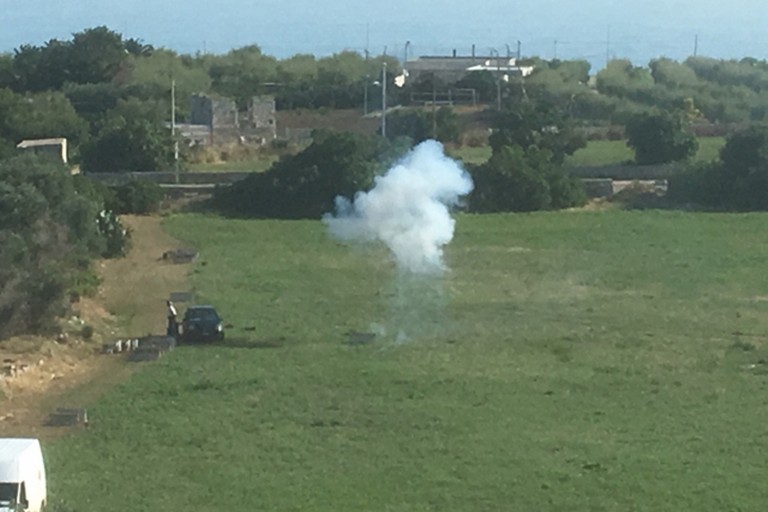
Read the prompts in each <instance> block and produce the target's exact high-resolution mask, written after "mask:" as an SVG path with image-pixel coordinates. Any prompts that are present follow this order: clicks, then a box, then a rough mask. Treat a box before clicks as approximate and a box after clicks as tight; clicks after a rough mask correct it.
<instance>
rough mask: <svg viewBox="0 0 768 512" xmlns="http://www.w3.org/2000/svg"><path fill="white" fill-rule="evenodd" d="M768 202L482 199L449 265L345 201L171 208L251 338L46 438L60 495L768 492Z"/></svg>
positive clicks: (594, 499) (595, 506)
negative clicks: (342, 225)
mask: <svg viewBox="0 0 768 512" xmlns="http://www.w3.org/2000/svg"><path fill="white" fill-rule="evenodd" d="M766 222H768V216H766V215H760V214H753V215H710V214H690V213H676V212H653V211H646V212H568V213H540V214H530V215H499V216H491V215H489V216H461V217H460V218H459V219H458V224H457V235H456V239H455V240H454V242H453V243H452V244H451V245H450V246H449V247H448V249H447V254H446V258H447V262H448V264H449V266H450V268H451V271H450V272H448V273H447V274H446V275H445V277H444V279H442V280H440V281H437V282H435V281H430V280H412V279H411V280H409V279H404V278H398V277H397V274H396V272H395V270H394V267H393V265H392V263H391V261H389V258H388V255H387V253H386V251H384V250H382V249H380V248H360V247H355V248H352V247H346V246H343V245H341V244H337V243H335V242H334V241H332V240H329V239H328V237H327V236H326V233H325V230H324V227H323V226H322V224H321V223H319V222H279V221H228V220H224V219H219V218H212V217H205V216H199V215H183V216H173V217H170V218H168V220H167V226H168V228H169V229H170V230H171V231H172V232H173V233H174V234H176V235H177V236H179V237H181V238H182V239H185V240H187V241H189V242H190V243H191V244H193V245H195V246H196V247H198V248H200V250H201V257H200V260H199V261H198V262H197V264H196V266H195V270H194V274H193V281H194V285H195V287H196V288H197V289H198V290H199V292H200V293H201V294H202V295H203V300H205V301H210V302H212V303H214V304H216V305H217V306H218V307H219V308H220V310H221V312H222V313H223V315H224V316H225V317H226V321H227V322H231V323H232V324H234V327H233V328H232V329H230V331H229V333H228V342H227V343H226V344H225V345H224V346H221V347H216V346H209V347H181V348H178V349H177V350H175V351H174V352H172V353H170V354H169V355H167V356H166V357H165V358H163V359H162V360H160V361H158V362H156V363H153V364H150V365H149V366H147V368H146V369H145V370H144V371H142V372H140V373H139V374H137V375H136V376H135V377H133V378H132V379H131V380H130V381H129V382H127V383H125V384H124V385H121V386H119V387H118V388H115V389H113V390H111V391H110V392H108V393H107V395H106V396H105V397H104V398H103V399H102V400H101V401H100V402H99V403H98V404H96V405H95V406H94V407H93V408H92V409H89V413H90V417H91V421H92V426H91V427H90V429H89V430H87V431H83V432H81V433H78V434H76V435H74V436H72V437H70V438H67V439H64V440H61V441H58V442H56V443H54V444H50V445H46V446H45V452H46V457H47V464H48V478H49V482H50V490H51V498H52V503H59V502H61V501H63V502H65V503H66V504H68V505H70V506H71V507H72V508H73V509H75V510H77V511H78V512H88V511H94V512H97V511H105V510H123V509H126V508H130V509H133V510H163V511H166V512H173V511H186V510H190V509H200V508H211V509H215V510H229V511H252V510H275V511H286V510H302V511H303V510H312V511H334V512H337V511H361V510H365V511H426V510H434V511H441V512H442V511H468V510H489V511H497V510H520V511H528V510H531V511H533V510H553V511H554V510H559V511H568V512H572V511H626V510H636V511H654V512H659V511H670V512H672V511H674V512H677V511H682V510H696V511H700V512H705V511H713V512H721V511H724V510H762V509H763V508H764V506H765V502H766V498H768V493H767V492H766V491H765V489H764V482H763V480H762V477H763V476H764V475H765V474H766V471H768V463H766V458H765V452H766V449H768V426H766V425H768V409H766V401H767V400H768V399H766V396H767V395H766V392H768V366H766V365H765V364H764V363H763V361H765V360H766V359H768V347H767V346H766V343H765V341H766V339H765V338H764V337H763V333H764V332H765V331H766V328H768V316H767V315H766V310H768V302H766V298H765V296H766V295H767V294H768V292H766V290H768V273H766V272H765V267H766V264H767V263H768V234H767V233H766V230H765V228H764V226H765V224H766ZM145 299H147V300H151V298H145ZM374 323H375V324H378V325H379V326H381V327H380V328H381V329H384V328H387V329H388V330H387V332H388V334H387V335H386V336H380V337H379V338H378V339H377V341H376V342H375V343H372V344H370V345H363V346H349V345H347V344H346V343H345V340H346V339H347V336H346V333H347V332H348V331H368V330H369V329H371V324H374ZM250 327H254V328H255V331H251V330H249V329H248V328H250ZM400 330H402V331H403V332H404V333H405V334H407V335H408V336H409V337H410V338H409V340H408V341H407V342H404V343H398V342H396V341H393V339H394V337H395V333H397V332H398V331H400ZM737 332H740V333H742V334H734V333H737Z"/></svg>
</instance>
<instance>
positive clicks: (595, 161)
mask: <svg viewBox="0 0 768 512" xmlns="http://www.w3.org/2000/svg"><path fill="white" fill-rule="evenodd" d="M723 145H725V138H724V137H700V138H699V151H698V152H697V153H696V156H695V157H694V160H695V161H698V162H709V161H711V160H715V159H717V158H718V157H719V155H720V149H721V148H722V147H723ZM450 155H451V156H452V157H454V158H458V159H461V160H462V161H464V163H467V164H481V163H483V162H485V161H486V160H488V158H490V156H491V148H490V147H489V146H483V147H479V148H470V147H461V148H456V149H453V150H451V151H450ZM634 157H635V154H634V152H633V151H632V149H631V148H630V147H629V146H627V143H626V141H623V140H591V141H589V142H588V143H587V146H586V147H585V148H582V149H580V150H578V151H576V152H575V153H574V154H573V155H571V156H569V157H567V158H566V160H565V163H566V165H567V166H569V167H599V166H603V165H617V164H623V163H626V162H631V161H632V160H633V159H634Z"/></svg>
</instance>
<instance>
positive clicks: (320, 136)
mask: <svg viewBox="0 0 768 512" xmlns="http://www.w3.org/2000/svg"><path fill="white" fill-rule="evenodd" d="M389 149H390V146H389V145H388V144H386V142H385V140H384V139H382V138H379V137H370V136H364V135H359V134H353V133H349V132H342V133H339V132H329V131H316V132H315V133H314V134H313V141H312V144H310V145H309V146H308V147H307V148H306V149H305V150H303V151H302V152H300V153H298V154H296V155H290V156H286V157H284V158H283V159H281V160H280V161H279V162H277V163H275V164H274V165H273V166H272V167H271V168H270V169H269V170H268V171H266V172H264V173H254V174H253V175H251V176H249V177H248V178H246V179H245V180H243V181H242V182H241V183H239V184H238V186H237V187H228V188H225V189H222V190H220V191H219V192H218V193H217V195H216V197H215V201H214V202H215V204H216V205H217V207H218V208H219V209H221V210H223V211H225V212H226V213H229V214H235V215H252V216H258V217H275V218H319V217H320V216H321V215H323V214H324V213H326V212H329V211H331V210H332V209H333V205H334V200H335V198H336V197H337V196H343V197H347V198H351V197H353V196H354V194H355V193H356V192H358V191H360V190H366V189H368V188H369V187H370V186H371V184H372V183H373V178H374V176H375V175H376V172H377V170H378V162H379V161H380V160H381V159H383V158H384V157H385V156H386V155H388V150H389Z"/></svg>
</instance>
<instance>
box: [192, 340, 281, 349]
mask: <svg viewBox="0 0 768 512" xmlns="http://www.w3.org/2000/svg"><path fill="white" fill-rule="evenodd" d="M286 342H287V340H286V338H283V337H280V338H262V339H257V340H253V339H247V338H241V337H232V338H225V339H224V340H223V341H212V342H194V343H192V342H190V343H182V344H181V346H183V347H214V348H247V349H254V350H261V349H276V348H283V347H284V346H285V345H286Z"/></svg>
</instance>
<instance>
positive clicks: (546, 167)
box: [469, 146, 586, 212]
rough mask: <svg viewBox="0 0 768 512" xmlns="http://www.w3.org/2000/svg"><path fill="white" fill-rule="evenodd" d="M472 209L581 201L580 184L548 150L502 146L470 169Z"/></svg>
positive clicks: (516, 209)
mask: <svg viewBox="0 0 768 512" xmlns="http://www.w3.org/2000/svg"><path fill="white" fill-rule="evenodd" d="M470 172H471V174H472V180H473V181H474V184H475V189H474V190H473V192H472V194H471V195H470V198H469V205H470V208H471V210H472V211H475V212H528V211H535V210H547V209H561V208H568V207H572V206H578V205H582V204H584V203H585V202H586V197H585V195H584V191H583V189H582V188H581V185H580V184H579V183H578V182H577V181H576V180H575V179H574V178H571V177H570V176H568V175H567V174H566V173H565V171H564V170H563V169H562V168H561V167H560V166H559V165H557V164H556V163H555V162H553V160H552V154H551V153H550V152H549V151H547V150H540V149H537V148H530V149H529V150H528V151H526V150H524V149H523V148H521V147H520V146H504V147H503V148H500V149H499V150H498V151H495V152H494V153H493V155H492V156H491V158H490V159H489V160H488V162H486V163H485V164H482V165H480V166H476V167H474V168H473V169H471V171H470Z"/></svg>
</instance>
